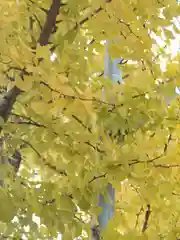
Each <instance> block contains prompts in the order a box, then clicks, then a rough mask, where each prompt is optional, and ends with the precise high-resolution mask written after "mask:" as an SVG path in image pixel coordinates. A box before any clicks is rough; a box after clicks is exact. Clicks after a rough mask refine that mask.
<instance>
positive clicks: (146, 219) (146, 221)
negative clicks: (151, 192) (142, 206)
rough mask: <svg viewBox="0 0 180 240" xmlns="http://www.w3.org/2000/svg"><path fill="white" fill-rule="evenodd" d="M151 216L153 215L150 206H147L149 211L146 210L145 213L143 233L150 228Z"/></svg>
mask: <svg viewBox="0 0 180 240" xmlns="http://www.w3.org/2000/svg"><path fill="white" fill-rule="evenodd" d="M150 214H151V209H150V204H147V210H146V213H145V219H144V224H143V227H142V232H143V233H144V232H145V231H146V229H147V228H148V222H149V217H150Z"/></svg>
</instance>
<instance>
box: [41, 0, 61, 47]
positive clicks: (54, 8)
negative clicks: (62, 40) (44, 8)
mask: <svg viewBox="0 0 180 240" xmlns="http://www.w3.org/2000/svg"><path fill="white" fill-rule="evenodd" d="M60 6H61V0H53V3H52V5H51V8H50V9H49V11H48V13H47V18H46V22H45V24H44V27H43V30H42V32H41V34H40V37H39V43H40V45H41V46H44V45H47V44H48V42H49V38H50V35H51V33H52V31H53V29H54V27H55V25H56V17H57V16H58V14H59V9H60Z"/></svg>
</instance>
